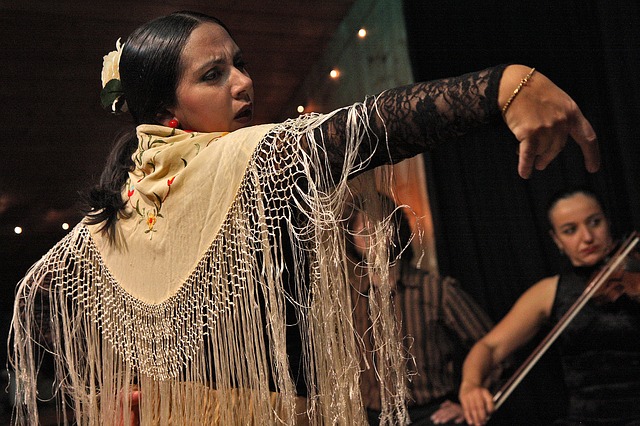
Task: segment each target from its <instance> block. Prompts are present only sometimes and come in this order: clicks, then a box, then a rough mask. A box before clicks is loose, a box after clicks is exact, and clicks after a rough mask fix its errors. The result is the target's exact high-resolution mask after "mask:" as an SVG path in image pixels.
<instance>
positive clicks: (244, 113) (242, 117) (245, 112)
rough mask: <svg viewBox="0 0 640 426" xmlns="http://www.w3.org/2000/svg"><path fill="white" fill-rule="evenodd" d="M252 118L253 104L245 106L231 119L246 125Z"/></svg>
mask: <svg viewBox="0 0 640 426" xmlns="http://www.w3.org/2000/svg"><path fill="white" fill-rule="evenodd" d="M252 118H253V104H246V105H245V106H243V107H242V108H240V111H238V113H237V114H236V115H235V117H233V119H234V120H235V121H239V122H240V123H248V122H250V121H251V119H252Z"/></svg>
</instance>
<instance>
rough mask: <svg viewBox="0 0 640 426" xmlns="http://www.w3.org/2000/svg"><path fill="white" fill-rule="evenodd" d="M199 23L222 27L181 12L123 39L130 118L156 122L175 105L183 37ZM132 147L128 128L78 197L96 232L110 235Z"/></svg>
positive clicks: (129, 167) (119, 210)
mask: <svg viewBox="0 0 640 426" xmlns="http://www.w3.org/2000/svg"><path fill="white" fill-rule="evenodd" d="M204 22H212V23H214V24H218V25H220V26H221V27H222V28H224V29H225V30H226V31H227V32H229V30H228V29H227V27H226V26H225V25H224V24H223V23H222V22H221V21H220V20H219V19H217V18H214V17H212V16H209V15H205V14H202V13H198V12H189V11H181V12H175V13H172V14H171V15H167V16H163V17H160V18H157V19H154V20H152V21H150V22H147V23H146V24H144V25H142V26H140V27H139V28H138V29H136V30H135V31H134V32H133V33H131V35H130V36H129V38H128V39H127V40H126V41H125V43H124V47H123V49H122V55H121V57H120V81H121V83H122V90H123V92H124V95H123V98H124V100H125V101H126V103H127V107H128V110H129V113H130V114H131V116H132V117H133V120H134V123H135V124H136V125H139V124H158V117H159V115H160V114H163V113H164V112H166V110H167V108H170V107H172V106H174V105H175V104H176V89H177V86H178V82H179V81H180V77H181V66H180V57H181V56H180V55H181V53H182V50H183V49H184V46H185V44H186V43H187V40H188V39H189V36H190V35H191V33H192V32H193V30H194V29H195V28H197V27H198V26H199V25H200V24H202V23H204ZM137 146H138V140H137V137H136V135H135V132H134V131H131V130H130V131H128V132H126V133H124V134H121V135H120V136H119V137H118V138H117V139H116V142H115V144H114V146H113V148H112V150H111V153H110V154H109V157H108V158H107V163H106V165H105V168H104V170H103V172H102V175H101V176H100V181H99V183H98V185H96V186H95V187H94V188H92V189H91V190H89V192H88V193H87V194H86V195H85V196H84V203H85V205H86V206H85V207H84V210H85V214H86V215H87V218H88V219H87V222H88V223H89V224H92V225H97V224H100V223H103V225H102V227H101V231H104V232H107V234H108V235H109V236H110V237H111V238H114V234H113V231H114V226H115V222H116V220H117V218H118V215H119V214H122V210H123V209H124V207H125V201H124V200H123V198H122V188H123V186H124V184H125V183H126V180H127V177H128V173H129V172H130V171H131V170H133V168H134V164H133V160H132V159H131V155H132V154H133V152H134V151H135V150H136V148H137Z"/></svg>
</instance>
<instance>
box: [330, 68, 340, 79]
mask: <svg viewBox="0 0 640 426" xmlns="http://www.w3.org/2000/svg"><path fill="white" fill-rule="evenodd" d="M329 76H331V78H338V77H340V71H338V70H337V69H335V68H334V69H332V70H331V72H330V73H329Z"/></svg>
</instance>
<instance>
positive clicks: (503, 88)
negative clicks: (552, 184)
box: [498, 65, 600, 179]
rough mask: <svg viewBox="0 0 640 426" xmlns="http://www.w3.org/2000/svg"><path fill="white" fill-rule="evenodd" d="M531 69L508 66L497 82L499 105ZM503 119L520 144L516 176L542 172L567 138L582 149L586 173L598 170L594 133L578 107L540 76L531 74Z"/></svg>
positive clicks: (526, 176) (598, 154)
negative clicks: (535, 171) (571, 139)
mask: <svg viewBox="0 0 640 426" xmlns="http://www.w3.org/2000/svg"><path fill="white" fill-rule="evenodd" d="M530 70H531V68H529V67H525V66H523V65H510V66H508V67H507V68H506V69H505V71H504V74H503V77H502V80H501V81H500V89H499V95H498V103H499V105H500V106H503V105H504V104H505V103H506V102H507V100H508V99H509V98H510V97H511V95H512V94H513V91H514V89H515V88H516V87H517V86H518V84H519V83H520V81H521V80H522V78H523V77H524V76H526V75H527V74H528V73H529V71H530ZM504 120H505V122H506V124H507V126H509V129H511V131H512V132H513V134H514V135H515V137H516V138H517V139H518V141H519V142H520V146H519V156H520V159H519V163H518V173H519V174H520V176H522V177H523V178H525V179H526V178H528V177H529V176H530V175H531V172H532V170H533V167H534V166H535V168H536V169H537V170H542V169H544V168H545V167H547V165H549V163H550V162H551V160H553V159H554V158H555V157H556V156H557V155H558V153H560V151H562V149H563V148H564V146H565V144H566V142H567V138H568V137H569V136H571V137H572V138H573V139H574V140H575V141H576V142H577V143H578V145H580V148H581V149H582V153H583V155H584V162H585V166H586V168H587V170H588V171H589V172H592V173H593V172H596V171H597V170H598V169H599V167H600V153H599V151H598V142H597V138H596V134H595V132H594V130H593V128H592V127H591V124H589V122H588V121H587V119H586V118H585V117H584V115H582V112H581V111H580V108H578V105H577V104H576V103H575V102H574V101H573V99H571V98H570V97H569V95H567V94H566V93H565V92H564V91H562V90H561V89H560V88H559V87H558V86H556V85H555V84H554V83H553V82H552V81H551V80H549V79H548V78H547V77H545V76H544V75H543V74H541V73H540V72H538V70H536V71H535V73H534V74H533V75H532V76H531V78H530V79H529V81H528V83H527V84H526V86H524V87H523V88H522V89H521V90H520V92H519V93H518V95H517V96H516V97H515V98H514V99H513V101H512V103H511V105H510V106H509V108H508V109H507V112H506V113H505V115H504Z"/></svg>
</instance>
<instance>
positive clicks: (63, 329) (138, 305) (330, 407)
mask: <svg viewBox="0 0 640 426" xmlns="http://www.w3.org/2000/svg"><path fill="white" fill-rule="evenodd" d="M369 114H375V110H374V109H372V110H371V111H370V110H368V109H367V108H366V107H365V106H364V105H363V104H357V105H354V106H352V107H350V109H349V112H348V123H347V142H346V146H345V148H346V150H345V151H346V154H345V162H344V168H343V170H342V172H341V173H335V171H334V173H333V175H332V174H331V173H330V171H329V167H328V163H327V160H326V155H325V152H324V151H323V150H324V149H325V145H324V144H323V143H321V142H322V141H321V140H319V139H322V138H323V137H324V135H323V134H322V133H321V132H320V131H319V130H317V128H318V126H319V125H320V124H321V123H322V122H323V121H324V120H326V119H327V118H328V116H324V115H313V116H304V117H300V118H298V119H295V120H290V121H287V122H285V123H283V124H282V125H278V126H276V127H275V128H274V130H273V131H272V132H270V133H269V134H268V135H267V136H266V137H265V139H264V140H262V141H261V142H260V143H259V144H258V148H257V149H256V151H255V152H254V155H253V158H252V160H251V162H250V164H249V167H248V168H247V170H246V174H245V176H244V179H243V181H242V184H241V187H240V190H239V191H238V193H237V194H236V197H235V200H234V202H233V203H232V205H231V207H230V209H229V211H228V212H227V216H226V219H225V220H224V223H223V224H222V228H221V229H220V231H219V232H218V234H217V235H216V236H215V238H214V239H213V242H212V244H211V245H210V247H209V249H208V250H207V251H206V253H204V254H203V256H202V258H201V259H200V261H199V263H198V264H197V267H196V268H195V270H193V272H192V273H191V275H190V276H189V277H188V278H187V279H186V280H185V281H184V284H183V285H182V286H181V287H180V289H179V290H178V291H177V292H176V293H175V294H173V295H172V296H171V297H169V298H168V299H167V300H165V301H163V302H162V303H158V304H147V303H143V302H142V301H140V300H138V299H136V298H134V297H133V296H131V295H130V294H128V293H127V292H125V291H124V290H123V289H122V288H121V286H120V285H119V284H118V282H117V281H116V280H115V279H114V278H113V276H112V275H111V274H110V272H109V270H108V269H107V268H106V267H105V264H104V259H103V258H102V255H101V253H100V252H99V251H98V250H97V249H96V245H95V244H94V241H93V240H92V236H91V233H90V232H89V229H88V228H87V227H86V226H85V225H84V224H82V223H80V224H79V225H77V226H76V227H75V228H74V229H73V231H72V232H70V233H69V234H68V235H67V236H66V237H65V238H64V239H63V240H61V241H60V242H59V243H58V244H57V245H56V246H55V247H53V248H52V249H51V250H50V251H49V252H48V253H47V254H46V255H45V256H44V257H43V258H42V259H41V260H40V261H39V262H38V263H36V264H35V265H34V266H33V267H32V268H31V270H30V271H29V272H28V274H27V275H26V277H25V278H24V279H23V280H22V281H21V283H20V285H19V287H18V291H17V297H16V301H15V312H14V317H13V321H12V340H11V342H10V351H11V366H12V367H13V369H14V370H15V383H16V385H17V398H18V402H17V407H16V410H15V414H14V422H16V423H17V424H36V423H37V422H38V411H37V400H38V395H37V390H36V384H37V374H38V372H39V369H40V366H41V362H42V359H43V356H44V355H45V353H48V354H50V355H51V356H52V358H53V361H54V363H55V371H56V380H55V391H56V395H57V400H58V404H59V407H60V410H59V419H58V420H59V423H64V424H67V423H77V424H81V425H94V424H95V425H102V424H119V422H120V421H122V420H125V424H127V423H126V422H127V421H128V419H129V415H130V411H131V406H132V405H131V404H132V399H133V396H134V395H135V394H134V391H139V392H140V393H139V395H140V399H139V407H138V409H139V416H140V421H141V424H145V425H188V424H198V425H209V424H220V425H236V424H238V425H240V424H241V425H267V424H305V423H308V424H319V425H320V424H322V425H328V424H332V425H333V424H340V425H353V424H365V423H366V419H365V413H364V409H363V406H362V401H361V398H360V389H359V375H360V369H361V368H362V364H361V355H362V351H363V350H364V345H363V344H362V341H361V338H360V337H359V336H357V334H356V332H355V330H354V327H353V323H352V305H351V296H350V288H349V285H350V284H349V282H348V269H347V268H348V267H349V266H348V263H347V261H346V256H345V235H344V232H345V228H346V225H345V224H346V218H345V209H344V205H345V203H348V200H350V199H351V190H350V188H349V186H348V185H347V177H348V176H349V175H351V174H352V173H353V172H354V171H356V170H358V169H360V168H363V167H364V166H365V165H366V162H367V161H368V160H367V159H365V160H364V161H363V160H362V159H359V157H358V155H357V152H358V147H359V146H360V144H361V143H363V142H364V141H366V143H374V144H383V146H382V148H381V149H386V146H385V145H384V144H386V142H385V141H384V140H377V139H376V138H375V135H373V134H371V132H370V129H369V127H368V123H369V120H370V118H371V117H370V116H369ZM314 129H316V132H315V133H314ZM301 147H304V149H301ZM336 175H337V176H336ZM369 186H371V187H373V184H372V183H370V184H369ZM370 189H372V188H370ZM368 192H369V196H370V197H374V195H373V194H374V192H375V191H373V190H369V191H368ZM173 196H175V194H174V195H173ZM371 199H373V198H371ZM374 204H375V203H374ZM381 224H382V225H383V226H380V227H379V228H378V230H377V233H378V234H379V235H378V237H377V239H378V240H379V241H388V236H389V235H390V232H392V231H391V230H390V224H389V222H388V221H384V220H382V221H381ZM287 246H290V247H289V248H286V247H287ZM374 249H375V250H378V251H379V253H378V254H377V255H376V256H372V258H375V259H377V261H376V265H375V268H376V269H377V273H378V274H379V275H382V276H384V274H385V273H387V274H388V267H389V265H388V255H387V254H386V250H387V247H386V244H377V245H375V247H374ZM286 256H290V257H291V259H292V261H290V262H288V263H285V257H286ZM382 260H384V261H382ZM285 276H288V277H289V278H287V279H285V278H284V277H285ZM290 282H292V283H294V285H290V284H289V283H290ZM370 288H371V292H372V293H371V294H370V295H369V297H371V299H372V301H375V302H376V303H373V307H372V309H371V316H372V320H373V324H374V327H373V335H374V336H375V348H374V351H375V359H376V365H375V366H369V367H370V368H376V369H377V374H378V376H379V377H380V380H381V382H382V383H383V392H382V394H383V401H382V403H383V404H382V407H383V413H382V416H381V419H382V421H383V424H384V423H387V424H405V423H406V422H407V417H406V410H405V400H406V396H407V395H406V388H405V381H404V377H403V374H402V372H403V371H404V359H403V357H402V348H401V344H400V342H399V339H398V335H397V328H396V325H395V322H394V315H393V309H392V306H391V300H390V288H389V287H388V286H382V287H380V286H370ZM287 303H291V304H293V305H294V306H295V308H296V317H297V318H296V319H297V321H298V326H299V327H300V330H301V333H300V334H301V335H302V347H303V362H302V364H303V366H304V372H303V373H304V376H305V380H306V384H307V389H308V395H307V398H306V399H303V398H300V397H298V396H297V395H296V385H295V382H294V379H293V378H292V372H291V371H290V365H289V358H288V356H287V351H286V336H287V319H288V320H289V321H291V319H290V318H286V304H287ZM43 334H46V335H45V336H43ZM295 373H297V372H293V374H295ZM270 379H271V380H270ZM270 382H271V383H272V384H271V386H270ZM133 405H134V406H135V403H134V404H133Z"/></svg>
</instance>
